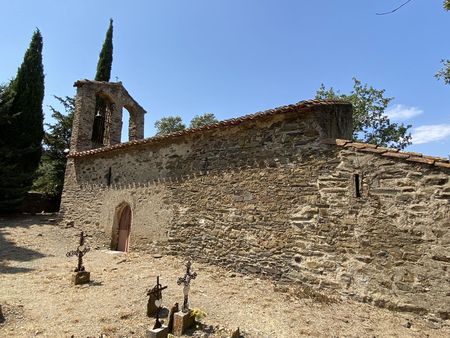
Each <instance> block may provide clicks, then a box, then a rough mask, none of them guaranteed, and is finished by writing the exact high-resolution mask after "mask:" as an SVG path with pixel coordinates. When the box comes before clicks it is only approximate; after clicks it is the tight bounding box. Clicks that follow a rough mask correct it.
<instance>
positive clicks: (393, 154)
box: [382, 151, 409, 158]
mask: <svg viewBox="0 0 450 338" xmlns="http://www.w3.org/2000/svg"><path fill="white" fill-rule="evenodd" d="M382 156H386V157H395V158H408V157H409V155H407V154H403V153H401V152H397V153H394V152H390V151H388V152H385V153H384V154H382Z"/></svg>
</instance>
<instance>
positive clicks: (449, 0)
mask: <svg viewBox="0 0 450 338" xmlns="http://www.w3.org/2000/svg"><path fill="white" fill-rule="evenodd" d="M444 9H445V10H446V11H450V0H445V1H444Z"/></svg>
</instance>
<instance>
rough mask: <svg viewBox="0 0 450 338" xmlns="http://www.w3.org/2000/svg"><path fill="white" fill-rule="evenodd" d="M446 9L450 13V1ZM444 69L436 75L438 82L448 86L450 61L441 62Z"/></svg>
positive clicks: (448, 0) (447, 2)
mask: <svg viewBox="0 0 450 338" xmlns="http://www.w3.org/2000/svg"><path fill="white" fill-rule="evenodd" d="M444 9H445V10H446V11H450V0H445V1H444ZM441 63H442V68H441V69H439V71H438V72H437V73H436V74H435V77H436V78H437V79H438V80H443V81H444V83H445V84H446V85H448V84H450V60H448V59H443V60H441Z"/></svg>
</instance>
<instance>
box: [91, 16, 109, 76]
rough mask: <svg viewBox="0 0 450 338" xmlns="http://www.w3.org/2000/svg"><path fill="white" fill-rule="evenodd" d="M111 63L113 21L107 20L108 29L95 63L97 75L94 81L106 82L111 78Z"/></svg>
mask: <svg viewBox="0 0 450 338" xmlns="http://www.w3.org/2000/svg"><path fill="white" fill-rule="evenodd" d="M112 61H113V20H112V19H109V28H108V30H107V32H106V37H105V41H104V42H103V46H102V50H101V51H100V55H99V58H98V63H97V73H96V74H95V81H106V82H108V81H109V79H110V77H111V67H112Z"/></svg>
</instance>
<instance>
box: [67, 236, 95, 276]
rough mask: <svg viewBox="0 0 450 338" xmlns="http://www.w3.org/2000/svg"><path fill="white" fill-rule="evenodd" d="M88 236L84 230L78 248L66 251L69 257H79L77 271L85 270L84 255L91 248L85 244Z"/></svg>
mask: <svg viewBox="0 0 450 338" xmlns="http://www.w3.org/2000/svg"><path fill="white" fill-rule="evenodd" d="M86 237H87V235H85V234H84V232H83V231H81V233H80V243H79V244H78V248H77V249H76V250H74V251H69V252H68V253H66V256H67V257H72V256H77V257H78V266H77V268H76V269H75V272H80V271H84V266H83V256H84V255H85V254H86V252H88V251H89V250H90V248H89V247H88V246H87V245H85V244H84V239H85V238H86Z"/></svg>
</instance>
